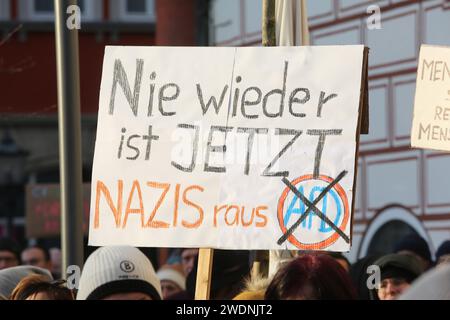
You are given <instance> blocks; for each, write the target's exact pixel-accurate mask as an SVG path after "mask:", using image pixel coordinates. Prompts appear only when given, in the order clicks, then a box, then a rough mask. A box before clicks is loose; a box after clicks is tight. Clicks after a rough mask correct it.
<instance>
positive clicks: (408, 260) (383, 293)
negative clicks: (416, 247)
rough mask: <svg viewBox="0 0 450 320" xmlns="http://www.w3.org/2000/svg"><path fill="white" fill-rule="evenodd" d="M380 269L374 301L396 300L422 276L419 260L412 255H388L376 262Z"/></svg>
mask: <svg viewBox="0 0 450 320" xmlns="http://www.w3.org/2000/svg"><path fill="white" fill-rule="evenodd" d="M374 265H377V266H378V267H379V268H380V283H379V285H378V287H377V289H375V291H376V292H373V296H372V299H374V300H377V299H378V300H394V299H396V298H397V297H398V296H399V295H400V294H401V293H403V292H404V291H405V290H406V289H408V288H409V286H410V285H411V283H412V282H413V281H414V280H415V279H416V278H417V277H418V276H420V275H421V274H422V272H423V268H422V265H421V263H420V261H419V260H417V258H415V257H414V256H412V255H405V254H395V253H394V254H388V255H386V256H383V257H381V258H380V259H378V260H377V261H375V262H374Z"/></svg>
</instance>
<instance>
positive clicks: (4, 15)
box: [0, 0, 10, 20]
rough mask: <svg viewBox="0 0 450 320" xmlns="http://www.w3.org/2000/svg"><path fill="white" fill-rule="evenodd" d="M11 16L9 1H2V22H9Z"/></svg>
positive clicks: (0, 14)
mask: <svg viewBox="0 0 450 320" xmlns="http://www.w3.org/2000/svg"><path fill="white" fill-rule="evenodd" d="M9 14H10V7H9V0H0V20H8V19H9Z"/></svg>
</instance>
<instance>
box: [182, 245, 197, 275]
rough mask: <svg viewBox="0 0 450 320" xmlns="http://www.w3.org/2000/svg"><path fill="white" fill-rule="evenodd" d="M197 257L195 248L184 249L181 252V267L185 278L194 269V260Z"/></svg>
mask: <svg viewBox="0 0 450 320" xmlns="http://www.w3.org/2000/svg"><path fill="white" fill-rule="evenodd" d="M197 256H198V249H197V248H186V249H183V250H182V251H181V265H182V266H183V270H184V274H185V275H186V276H187V275H188V274H189V272H191V271H192V269H193V268H194V262H195V258H196V257H197Z"/></svg>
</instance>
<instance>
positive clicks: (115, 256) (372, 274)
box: [0, 235, 450, 300]
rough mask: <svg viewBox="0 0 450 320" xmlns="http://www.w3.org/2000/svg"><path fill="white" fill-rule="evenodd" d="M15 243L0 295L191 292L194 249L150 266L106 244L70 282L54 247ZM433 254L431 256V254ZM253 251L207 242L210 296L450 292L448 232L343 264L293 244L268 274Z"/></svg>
mask: <svg viewBox="0 0 450 320" xmlns="http://www.w3.org/2000/svg"><path fill="white" fill-rule="evenodd" d="M52 251H53V252H52V253H51V251H50V250H48V249H47V248H45V247H43V246H39V245H33V246H29V247H27V248H25V249H24V250H20V249H19V247H18V246H17V244H16V243H14V242H13V241H11V240H9V239H1V240H0V299H2V300H75V299H76V300H99V299H102V300H192V299H194V298H195V288H196V278H197V264H198V263H197V262H198V253H199V250H198V249H195V248H184V249H174V250H172V252H171V255H170V256H169V257H168V259H167V260H166V261H164V264H162V265H161V266H158V269H157V270H155V266H156V264H155V263H154V262H153V263H152V261H151V259H149V257H148V255H146V254H144V252H143V251H141V250H140V249H139V248H135V247H131V246H107V247H101V248H98V249H96V250H95V251H94V252H93V253H91V254H90V255H89V257H88V258H87V259H86V261H85V264H84V267H83V269H82V272H81V276H80V278H79V281H77V283H78V286H76V287H75V288H71V286H68V285H67V283H66V282H65V281H64V280H62V279H61V275H62V272H61V270H60V269H61V255H60V251H58V250H56V249H53V250H52ZM433 256H434V257H435V259H433ZM254 257H255V255H254V252H250V251H245V250H214V257H213V266H212V275H211V283H210V298H211V299H222V300H230V299H235V300H341V299H344V300H356V299H360V300H393V299H450V281H449V279H450V240H447V241H444V242H443V243H442V244H441V245H440V247H439V248H438V250H437V251H436V252H435V254H434V255H432V253H431V251H430V249H429V246H428V244H427V242H426V241H425V240H424V239H423V238H421V237H419V236H417V235H410V236H407V237H405V238H403V239H401V240H400V241H399V242H398V243H397V244H396V246H395V250H394V252H392V253H388V254H384V255H370V256H367V257H364V258H362V259H360V260H358V261H356V262H355V263H353V264H351V263H350V262H349V261H348V260H347V258H346V257H345V256H344V255H342V254H340V253H331V252H325V251H316V252H305V251H299V252H295V254H293V255H292V257H291V258H289V259H286V260H284V261H283V262H282V263H281V264H280V265H279V267H278V269H277V270H276V272H274V273H273V275H271V276H269V275H268V274H265V273H264V272H252V266H253V264H254V260H255V258H254Z"/></svg>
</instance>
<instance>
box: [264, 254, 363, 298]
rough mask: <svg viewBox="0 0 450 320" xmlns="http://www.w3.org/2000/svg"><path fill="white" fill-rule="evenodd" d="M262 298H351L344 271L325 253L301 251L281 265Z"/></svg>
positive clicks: (349, 283)
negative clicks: (303, 252)
mask: <svg viewBox="0 0 450 320" xmlns="http://www.w3.org/2000/svg"><path fill="white" fill-rule="evenodd" d="M265 299H266V300H341V299H344V300H349V299H350V300H353V299H356V290H355V288H354V286H353V283H352V281H351V279H350V276H349V275H348V273H347V271H346V270H345V269H344V268H343V267H342V266H341V265H340V264H339V263H338V262H336V261H335V260H334V259H333V258H332V257H330V256H329V255H326V254H314V253H313V254H305V255H302V256H299V257H297V258H295V259H294V260H292V261H291V262H289V263H288V264H286V265H284V266H283V267H282V268H281V269H280V270H278V272H277V273H276V274H275V276H274V278H273V279H272V281H271V283H270V284H269V286H268V288H267V290H266V294H265Z"/></svg>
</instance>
